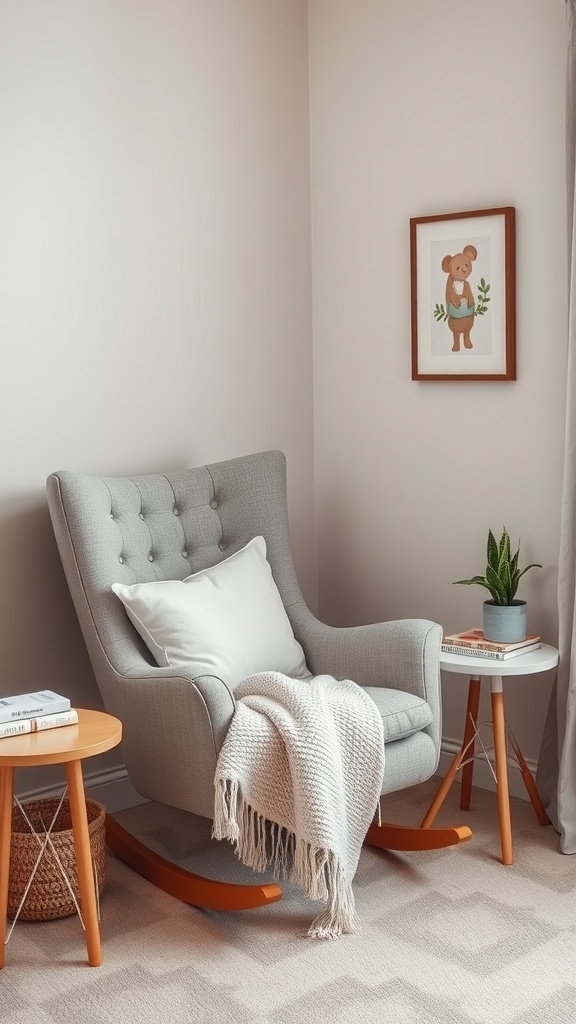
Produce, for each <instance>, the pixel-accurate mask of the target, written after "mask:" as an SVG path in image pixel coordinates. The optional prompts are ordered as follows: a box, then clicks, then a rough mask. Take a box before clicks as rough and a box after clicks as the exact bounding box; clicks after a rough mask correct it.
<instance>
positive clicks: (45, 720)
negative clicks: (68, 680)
mask: <svg viewBox="0 0 576 1024" xmlns="http://www.w3.org/2000/svg"><path fill="white" fill-rule="evenodd" d="M77 721H78V712H77V711H76V710H75V709H74V708H72V707H70V701H69V699H68V697H62V696H61V694H59V693H54V691H53V690H39V691H38V693H17V694H16V695H15V696H14V697H0V739H1V738H2V737H4V736H19V735H20V734H21V733H25V732H40V731H41V730H42V729H57V728H58V727H59V726H61V725H75V724H76V722H77Z"/></svg>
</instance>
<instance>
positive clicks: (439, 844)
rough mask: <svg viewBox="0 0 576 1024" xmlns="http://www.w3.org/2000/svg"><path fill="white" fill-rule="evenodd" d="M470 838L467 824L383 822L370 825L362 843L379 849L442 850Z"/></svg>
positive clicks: (407, 850) (470, 833) (470, 834)
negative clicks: (434, 825)
mask: <svg viewBox="0 0 576 1024" xmlns="http://www.w3.org/2000/svg"><path fill="white" fill-rule="evenodd" d="M471 838H472V832H471V831H470V829H469V828H468V826H467V825H459V826H457V827H455V828H422V827H420V828H418V827H412V826H409V825H395V824H387V823H383V824H382V825H376V824H374V825H371V826H370V828H369V829H368V832H367V833H366V838H365V839H364V844H365V845H366V846H376V847H378V849H380V850H404V851H406V852H409V851H416V850H442V849H444V847H446V846H456V845H457V844H458V843H465V842H466V841H467V840H468V839H471Z"/></svg>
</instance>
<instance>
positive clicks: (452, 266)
mask: <svg viewBox="0 0 576 1024" xmlns="http://www.w3.org/2000/svg"><path fill="white" fill-rule="evenodd" d="M477 255H478V252H477V250H476V249H475V248H474V246H473V245H465V246H464V248H463V250H462V252H457V253H456V255H455V256H445V257H444V259H443V260H442V270H443V271H444V273H445V274H448V278H447V280H446V310H447V313H448V327H449V328H450V330H451V331H452V337H453V339H454V343H453V345H452V351H453V352H459V351H460V335H463V336H464V348H472V341H471V338H470V331H471V330H472V327H473V324H474V309H475V307H474V296H473V294H472V289H471V287H470V284H469V282H468V278H469V277H470V274H471V272H472V263H473V262H474V260H475V259H476V257H477Z"/></svg>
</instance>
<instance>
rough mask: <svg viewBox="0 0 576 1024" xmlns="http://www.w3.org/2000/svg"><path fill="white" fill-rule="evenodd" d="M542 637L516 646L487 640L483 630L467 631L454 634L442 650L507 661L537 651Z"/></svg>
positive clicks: (446, 640) (447, 637)
mask: <svg viewBox="0 0 576 1024" xmlns="http://www.w3.org/2000/svg"><path fill="white" fill-rule="evenodd" d="M540 640H541V637H539V636H533V635H529V636H527V637H526V639H525V640H521V641H520V642H519V643H515V644H499V643H496V641H494V640H485V639H484V633H483V632H482V630H481V629H466V630H464V632H463V633H452V634H451V635H450V636H445V637H444V640H443V641H442V650H443V651H444V652H445V653H446V654H464V655H466V657H472V658H491V659H492V660H493V661H506V660H507V659H508V658H515V657H517V655H519V654H528V652H529V651H537V650H538V648H539V647H540Z"/></svg>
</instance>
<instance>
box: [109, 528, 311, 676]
mask: <svg viewBox="0 0 576 1024" xmlns="http://www.w3.org/2000/svg"><path fill="white" fill-rule="evenodd" d="M112 590H113V591H114V593H115V594H116V595H117V596H118V597H119V598H120V600H121V601H122V602H123V604H124V607H125V608H126V611H127V613H128V617H129V618H130V620H131V622H132V623H133V625H134V626H135V628H136V629H137V630H138V632H139V634H140V636H141V637H142V639H143V640H144V643H145V644H146V646H147V647H148V649H149V650H150V652H151V653H152V655H153V656H154V659H155V660H156V662H157V663H158V665H161V666H162V665H169V666H171V667H172V668H186V669H188V670H189V671H191V672H192V675H194V676H198V675H215V676H219V678H220V679H223V680H224V681H225V682H226V683H228V684H229V685H230V686H235V685H236V683H238V682H240V680H241V679H245V678H246V676H249V675H251V674H252V673H253V672H265V671H276V672H283V673H284V675H287V676H291V677H293V678H296V679H303V678H306V677H308V676H309V675H310V672H309V671H308V668H307V667H306V662H305V660H304V651H303V650H302V647H301V646H300V644H299V643H298V641H297V640H296V638H295V636H294V633H293V632H292V626H291V625H290V620H289V619H288V616H287V614H286V611H285V609H284V605H283V604H282V599H281V597H280V593H279V591H278V588H277V586H276V584H275V582H274V578H273V576H272V570H271V568H270V565H269V563H268V561H267V560H266V541H265V540H264V538H263V537H254V539H253V540H251V541H249V543H248V544H246V546H245V547H243V548H241V549H240V551H236V552H235V553H234V554H233V555H230V557H229V558H225V559H224V560H223V561H222V562H218V564H217V565H214V566H211V567H210V568H208V569H201V570H200V572H196V573H194V574H193V575H192V576H188V577H187V578H186V579H185V580H166V581H159V582H157V583H136V584H134V585H132V586H124V585H123V584H121V583H114V584H113V585H112Z"/></svg>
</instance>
